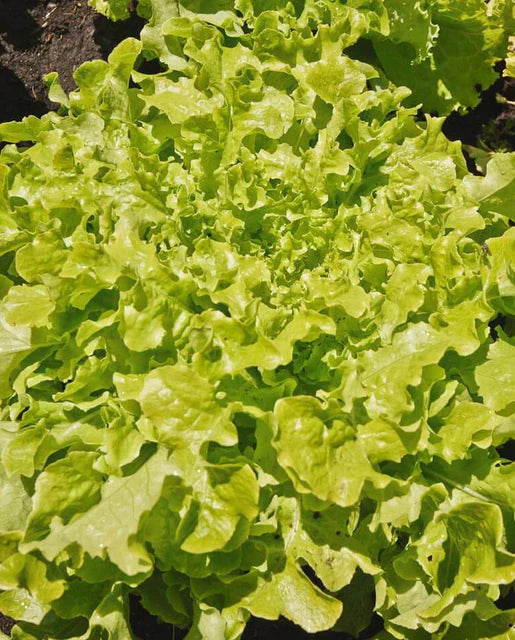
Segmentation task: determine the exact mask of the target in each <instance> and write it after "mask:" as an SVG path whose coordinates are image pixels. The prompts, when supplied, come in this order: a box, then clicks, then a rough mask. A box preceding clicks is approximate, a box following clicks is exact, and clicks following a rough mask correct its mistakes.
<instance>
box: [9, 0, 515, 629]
mask: <svg viewBox="0 0 515 640" xmlns="http://www.w3.org/2000/svg"><path fill="white" fill-rule="evenodd" d="M142 26H143V22H142V21H141V20H140V19H139V18H138V17H137V16H136V15H135V14H134V15H133V16H132V17H131V19H130V20H128V21H126V22H119V23H112V22H110V21H109V20H107V19H106V18H104V17H102V16H99V15H97V14H96V13H95V12H94V11H93V10H92V9H91V8H90V7H89V6H88V5H87V0H0V122H5V121H8V120H20V119H21V118H22V117H24V116H27V115H31V114H33V115H37V116H40V115H42V114H43V113H45V112H46V111H48V110H49V109H52V108H55V107H56V105H55V104H53V103H52V102H50V101H49V100H48V98H47V92H46V87H45V85H44V82H43V79H42V78H43V75H44V74H46V73H49V72H50V71H57V72H58V73H59V76H60V80H61V84H62V86H63V88H64V89H65V90H66V91H71V90H73V89H74V88H75V83H74V81H73V72H74V70H75V69H76V67H77V66H79V65H80V64H81V63H82V62H85V61H87V60H94V59H97V58H106V57H107V55H108V54H109V52H110V51H111V50H112V49H113V47H114V46H115V45H116V44H117V43H118V42H120V41H121V40H123V39H124V38H126V37H128V36H136V37H137V36H138V35H139V32H140V30H141V27H142ZM501 71H502V69H501V68H499V72H500V73H501ZM499 95H500V96H501V99H499ZM507 101H515V80H512V79H504V78H502V77H500V78H499V80H498V81H497V83H496V84H494V85H493V86H492V87H491V88H490V89H489V90H487V91H486V92H484V94H483V96H482V100H481V103H480V104H479V106H478V107H477V108H475V109H473V110H472V111H470V112H469V113H468V114H465V115H460V114H458V113H455V114H452V115H451V116H449V118H447V121H446V122H445V125H444V132H445V134H446V135H447V136H448V137H449V138H450V139H451V140H461V141H462V142H463V143H464V144H465V145H470V146H473V147H477V146H482V147H483V148H484V149H485V150H491V151H509V150H513V149H515V106H514V105H513V104H509V102H507ZM468 161H469V165H470V168H471V170H476V167H475V164H474V162H473V161H472V159H471V158H470V157H469V158H468ZM504 455H505V457H507V458H510V459H513V457H514V454H513V448H510V450H509V451H508V446H506V451H504ZM14 624H15V622H14V621H13V620H11V619H10V618H8V617H6V616H4V615H3V614H2V613H0V631H3V632H4V633H5V634H7V635H9V634H10V631H11V628H12V627H13V625H14ZM131 626H132V628H133V631H134V634H135V635H136V636H137V637H138V638H139V639H140V640H172V638H173V640H182V639H183V638H184V637H185V635H186V631H183V630H180V629H177V628H174V627H172V626H171V625H168V624H164V623H162V622H161V621H160V620H159V619H158V618H156V617H155V616H152V615H150V614H149V613H147V612H146V611H145V610H144V609H143V608H142V607H141V605H140V604H139V601H138V600H137V598H135V597H134V598H131ZM380 628H381V626H380V620H379V619H378V618H377V619H374V620H373V622H372V624H371V626H370V627H369V629H367V630H366V631H364V632H363V634H362V637H363V638H369V637H371V636H373V635H374V634H375V633H377V632H378V631H379V630H380ZM269 638H278V639H280V640H304V639H306V640H307V639H308V638H309V639H313V640H314V639H317V640H348V638H349V636H348V635H346V634H344V633H336V632H334V633H332V632H325V633H320V634H307V633H305V632H304V631H303V630H302V629H300V628H299V627H297V626H295V625H293V624H291V623H289V622H288V621H286V620H282V619H281V620H279V621H266V620H255V619H252V620H251V621H250V623H249V624H248V626H247V628H246V630H245V633H244V636H243V640H265V639H269Z"/></svg>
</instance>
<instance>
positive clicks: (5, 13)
mask: <svg viewBox="0 0 515 640" xmlns="http://www.w3.org/2000/svg"><path fill="white" fill-rule="evenodd" d="M142 26H143V21H142V20H141V19H140V18H138V17H137V16H136V15H135V14H134V15H133V17H132V18H131V19H130V20H128V21H126V22H116V23H113V22H111V21H110V20H108V19H107V18H104V17H103V16H100V15H98V14H97V13H96V12H95V11H93V9H91V8H90V7H89V6H88V4H87V0H0V122H5V121H8V120H19V119H21V118H22V117H23V116H27V115H30V114H33V115H37V116H40V115H42V114H43V113H45V112H46V111H48V110H49V109H52V108H55V106H56V105H55V104H54V103H52V102H50V101H49V100H48V98H47V91H46V87H45V85H44V83H43V75H44V74H46V73H49V72H50V71H57V72H58V73H59V76H60V79H61V83H62V85H63V88H64V89H65V90H66V91H71V90H73V89H74V88H75V83H74V81H73V72H74V70H75V69H76V68H77V67H78V66H79V65H80V64H81V63H82V62H85V61H86V60H94V59H96V58H105V57H107V55H108V54H109V52H110V51H111V50H112V49H113V47H114V46H115V45H116V44H117V43H118V42H120V41H121V40H123V39H124V38H127V37H128V36H136V37H137V36H138V35H139V33H140V31H141V27H142Z"/></svg>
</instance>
